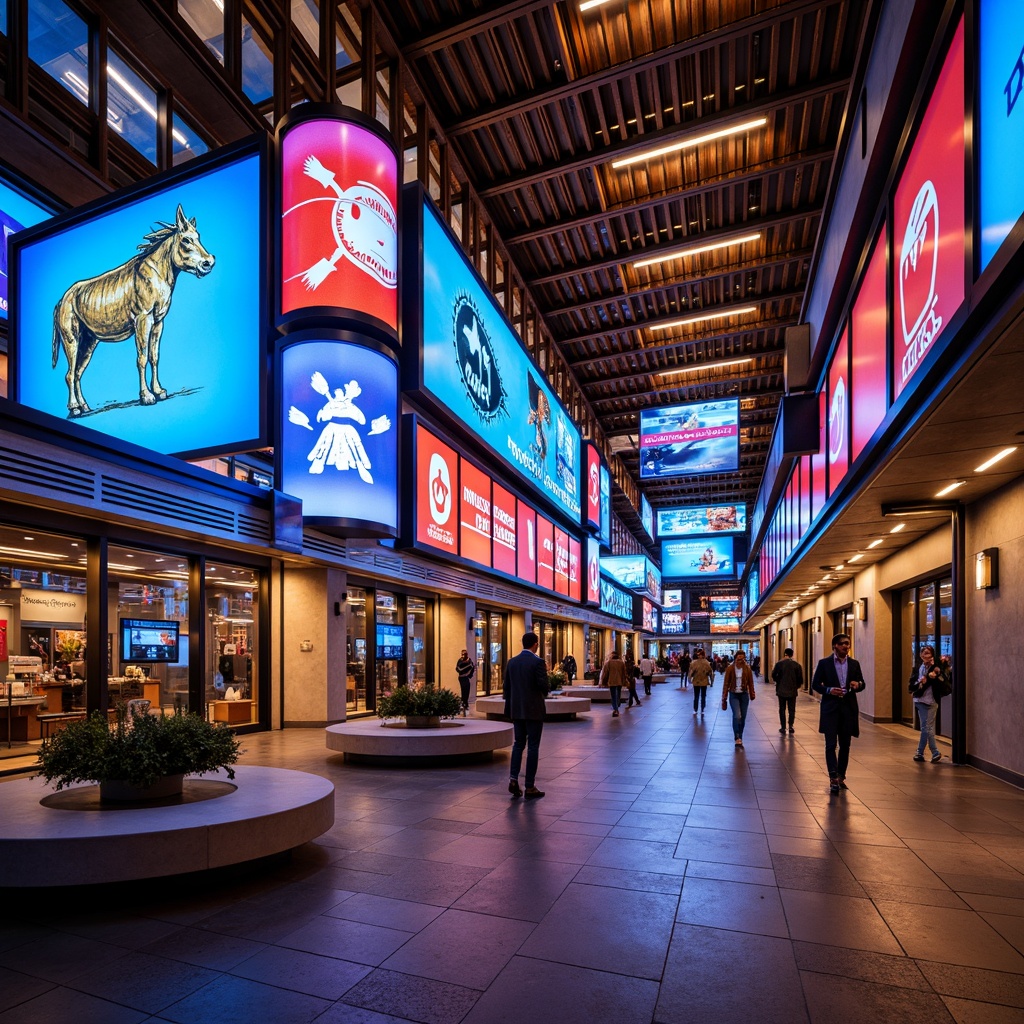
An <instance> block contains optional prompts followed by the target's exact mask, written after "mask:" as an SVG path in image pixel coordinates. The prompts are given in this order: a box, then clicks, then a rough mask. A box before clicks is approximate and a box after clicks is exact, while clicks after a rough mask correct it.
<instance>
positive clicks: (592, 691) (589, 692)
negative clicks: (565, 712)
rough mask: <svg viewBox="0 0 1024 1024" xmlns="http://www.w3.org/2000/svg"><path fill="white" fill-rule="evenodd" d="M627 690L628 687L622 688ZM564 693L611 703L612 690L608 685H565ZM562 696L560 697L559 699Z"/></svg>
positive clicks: (600, 702) (568, 695) (569, 695)
mask: <svg viewBox="0 0 1024 1024" xmlns="http://www.w3.org/2000/svg"><path fill="white" fill-rule="evenodd" d="M622 689H623V691H625V689H626V687H623V688H622ZM562 693H563V694H564V695H565V696H566V697H588V698H589V699H590V700H592V701H595V702H597V703H599V704H611V702H612V692H611V690H609V689H608V687H607V686H563V687H562ZM561 699H562V698H561V697H559V700H561Z"/></svg>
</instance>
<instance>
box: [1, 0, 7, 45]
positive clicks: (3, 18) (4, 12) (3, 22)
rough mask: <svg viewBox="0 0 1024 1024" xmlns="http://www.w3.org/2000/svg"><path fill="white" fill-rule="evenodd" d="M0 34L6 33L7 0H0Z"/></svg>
mask: <svg viewBox="0 0 1024 1024" xmlns="http://www.w3.org/2000/svg"><path fill="white" fill-rule="evenodd" d="M0 35H3V36H5V35H7V0H0Z"/></svg>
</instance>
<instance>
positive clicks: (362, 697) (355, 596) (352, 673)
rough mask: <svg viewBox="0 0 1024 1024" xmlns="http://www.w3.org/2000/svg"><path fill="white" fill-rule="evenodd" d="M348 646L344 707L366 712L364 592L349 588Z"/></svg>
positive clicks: (359, 588)
mask: <svg viewBox="0 0 1024 1024" xmlns="http://www.w3.org/2000/svg"><path fill="white" fill-rule="evenodd" d="M346 604H347V606H348V615H347V622H348V645H347V648H346V652H345V668H346V676H347V680H346V683H345V707H346V709H347V710H348V711H349V712H353V711H365V710H366V591H365V590H363V589H362V587H349V588H348V600H347V602H346Z"/></svg>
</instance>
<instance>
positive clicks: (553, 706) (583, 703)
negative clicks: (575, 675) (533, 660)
mask: <svg viewBox="0 0 1024 1024" xmlns="http://www.w3.org/2000/svg"><path fill="white" fill-rule="evenodd" d="M476 710H477V711H482V712H483V713H484V714H485V715H486V716H487V717H488V718H489V719H492V720H499V721H507V719H506V718H505V699H504V698H503V697H477V699H476ZM544 710H545V712H546V713H547V718H546V719H545V721H547V722H568V721H571V720H572V719H574V718H575V717H576V716H577V715H578V714H581V715H582V714H585V713H586V712H588V711H589V710H590V698H589V697H575V696H572V697H570V696H562V697H548V698H547V699H546V700H545V701H544Z"/></svg>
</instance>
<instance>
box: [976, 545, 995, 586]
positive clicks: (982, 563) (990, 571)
mask: <svg viewBox="0 0 1024 1024" xmlns="http://www.w3.org/2000/svg"><path fill="white" fill-rule="evenodd" d="M998 588H999V548H985V550H984V551H979V552H978V553H977V554H976V555H975V556H974V589H975V590H997V589H998Z"/></svg>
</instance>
